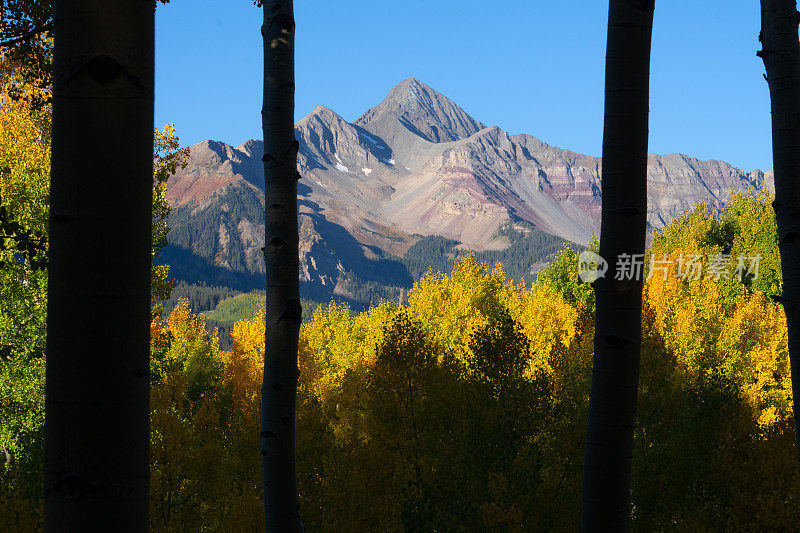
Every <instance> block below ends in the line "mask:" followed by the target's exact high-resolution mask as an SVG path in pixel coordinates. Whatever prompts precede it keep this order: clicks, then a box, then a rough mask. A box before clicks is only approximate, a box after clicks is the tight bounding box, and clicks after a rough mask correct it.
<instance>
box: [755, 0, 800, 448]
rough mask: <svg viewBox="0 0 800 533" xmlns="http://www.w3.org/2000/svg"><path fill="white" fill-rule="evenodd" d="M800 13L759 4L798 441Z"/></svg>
mask: <svg viewBox="0 0 800 533" xmlns="http://www.w3.org/2000/svg"><path fill="white" fill-rule="evenodd" d="M798 21H800V13H798V12H797V4H796V2H795V0H761V35H760V37H759V40H760V41H761V43H762V47H763V49H762V50H760V51H759V52H758V55H759V57H761V59H763V61H764V66H765V67H766V69H767V82H768V84H769V95H770V101H771V108H772V164H773V168H774V170H775V201H774V202H773V204H772V205H773V207H774V209H775V219H776V222H777V224H778V247H779V249H780V252H781V271H782V272H783V287H782V289H783V290H782V294H781V296H780V297H777V298H776V299H777V300H778V301H779V302H781V303H782V304H783V309H784V312H785V313H786V325H787V329H788V333H789V362H790V365H791V372H792V391H793V393H794V396H793V406H794V423H795V439H797V438H798V436H800V426H798V416H800V411H798V409H800V400H799V399H798V396H800V395H798V391H800V388H799V387H800V274H798V268H800V45H799V44H798V35H797V25H798Z"/></svg>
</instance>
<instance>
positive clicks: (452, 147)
mask: <svg viewBox="0 0 800 533" xmlns="http://www.w3.org/2000/svg"><path fill="white" fill-rule="evenodd" d="M295 132H296V136H297V139H298V141H299V143H300V150H299V154H298V170H299V172H300V174H301V176H302V178H301V180H300V181H299V184H298V186H299V188H298V203H299V206H300V214H301V215H300V217H301V218H300V227H301V252H300V253H301V265H302V267H301V270H302V273H301V278H302V280H303V281H304V283H305V284H306V285H307V287H308V290H309V291H311V292H312V293H314V294H315V295H316V294H319V295H320V296H321V297H325V296H326V295H330V294H335V293H340V294H344V293H347V292H348V290H347V289H346V288H345V287H343V286H342V279H343V275H344V273H346V272H350V273H358V275H357V276H358V277H359V278H360V279H361V278H363V279H367V280H370V282H372V283H377V284H384V285H387V284H388V285H387V286H391V285H392V284H395V285H397V286H400V285H408V283H409V278H408V276H407V275H403V274H402V268H400V266H399V263H397V261H396V260H395V259H392V258H397V257H399V256H402V255H403V254H404V253H405V252H406V250H408V248H409V247H410V246H413V245H414V244H415V243H417V242H418V241H420V239H422V238H423V237H424V236H434V235H438V236H443V237H447V238H450V239H455V240H456V241H459V242H461V243H463V246H465V247H469V248H473V249H477V250H492V249H494V250H497V249H503V248H506V247H508V246H509V244H510V241H509V239H508V237H507V234H508V233H507V232H506V235H503V234H502V233H503V232H502V231H500V229H501V228H508V227H515V228H517V231H522V232H530V231H534V232H536V231H539V232H544V233H547V234H550V235H553V236H556V237H559V238H561V239H564V240H567V241H571V242H574V243H577V244H585V243H586V242H587V241H588V239H589V238H590V236H591V235H592V234H598V233H599V229H600V205H601V192H600V175H601V170H602V163H601V160H600V158H598V157H592V156H586V155H581V154H577V153H575V152H572V151H569V150H565V149H562V148H557V147H552V146H550V145H548V144H546V143H544V142H542V141H540V140H539V139H537V138H536V137H533V136H532V135H528V134H514V135H511V134H509V133H507V132H505V131H503V130H501V129H500V128H498V127H496V126H491V127H487V126H486V125H484V124H483V123H481V122H479V121H477V120H475V119H474V118H472V117H471V116H470V115H469V114H468V113H466V111H464V110H463V109H462V108H460V107H459V106H458V105H457V104H455V103H454V102H452V101H451V100H449V99H448V98H447V97H446V96H444V95H442V94H440V93H438V92H436V91H435V90H433V89H432V88H430V87H429V86H427V85H425V84H424V83H422V82H420V81H419V80H416V79H408V80H404V81H403V82H401V83H400V84H399V85H398V86H396V87H394V88H393V89H392V90H391V91H390V92H389V94H388V95H387V97H386V98H385V99H384V100H383V101H382V102H381V103H380V104H378V105H377V106H375V107H373V108H371V109H369V110H368V111H367V112H365V113H364V114H363V115H362V116H361V117H360V118H358V119H357V120H356V121H354V122H352V123H350V122H347V121H346V120H344V119H343V118H342V117H340V116H339V115H338V114H336V113H335V112H334V111H332V110H330V109H328V108H326V107H324V106H318V107H317V108H315V109H314V110H313V111H312V112H311V113H309V114H308V115H307V116H306V117H304V118H303V119H301V120H300V121H299V122H298V123H297V124H296V125H295ZM262 155H263V143H261V141H256V140H251V141H247V142H246V143H244V144H242V145H240V146H238V147H235V148H234V147H231V146H229V145H227V144H225V143H221V142H218V141H203V142H201V143H198V144H196V145H194V146H192V147H191V157H190V160H189V165H188V166H187V168H185V169H182V170H180V171H178V172H177V173H176V174H175V175H174V176H172V177H171V178H170V179H169V181H168V182H167V190H168V192H167V198H168V200H169V201H170V202H171V204H172V205H173V208H174V213H173V216H172V217H171V221H170V223H171V228H172V232H171V236H170V244H171V248H173V250H171V251H172V252H173V255H174V254H175V253H179V252H177V251H176V250H183V252H180V253H183V254H184V255H186V254H187V253H188V254H189V255H193V256H196V258H199V259H202V260H205V261H207V262H208V263H209V265H208V268H216V269H220V270H221V273H220V275H221V276H222V277H221V278H220V280H224V279H225V278H226V276H225V275H224V274H225V272H224V271H226V270H227V271H229V272H231V273H237V272H241V273H246V274H249V275H256V274H258V273H263V272H264V266H263V258H261V257H260V247H261V246H262V245H263V231H264V229H263V186H264V176H263V166H262V163H261V157H262ZM771 179H772V177H771V173H763V172H761V171H759V170H754V171H752V172H746V171H743V170H741V169H737V168H735V167H733V166H732V165H729V164H728V163H724V162H721V161H714V160H710V161H700V160H698V159H696V158H692V157H689V156H685V155H682V154H670V155H663V156H662V155H654V154H653V155H650V156H649V157H648V225H649V229H650V230H652V229H658V228H660V227H662V226H663V225H664V224H665V223H667V222H668V221H669V220H671V219H672V218H673V217H674V215H675V214H676V213H677V212H679V211H680V210H683V209H690V208H692V207H694V205H696V204H697V203H698V202H700V201H705V202H706V204H707V205H708V206H709V207H710V208H711V209H712V210H716V211H718V210H720V209H721V208H722V206H723V205H724V203H725V201H726V200H727V199H728V198H729V197H730V195H731V194H732V193H733V192H735V191H737V190H744V191H750V190H754V189H757V188H759V187H762V186H764V185H765V184H766V185H767V186H770V184H771ZM259 202H260V204H259ZM259 206H260V207H259ZM259 209H261V210H262V212H261V213H260V214H259V213H258V212H257V211H258V210H259ZM200 239H206V243H207V244H204V245H201V244H198V242H199V240H200ZM234 256H235V257H234ZM180 261H183V260H180ZM184 262H185V261H184ZM228 277H230V276H228ZM311 288H313V290H312V289H311Z"/></svg>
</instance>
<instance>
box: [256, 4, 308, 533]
mask: <svg viewBox="0 0 800 533" xmlns="http://www.w3.org/2000/svg"><path fill="white" fill-rule="evenodd" d="M263 7H264V25H263V27H262V28H261V33H262V35H263V37H264V105H263V109H262V111H261V116H262V121H263V127H264V158H263V160H264V183H265V186H264V195H265V208H266V234H265V243H266V246H265V247H264V261H265V263H266V267H267V301H266V306H267V316H266V332H265V334H266V346H265V353H264V383H263V386H262V388H261V398H262V418H261V467H262V469H261V470H262V483H263V486H264V510H265V516H266V528H267V531H268V532H282V533H283V532H290V531H303V525H302V522H301V521H300V510H299V504H298V498H297V474H296V460H295V433H294V432H295V407H296V394H297V374H298V369H297V347H298V339H299V335H300V321H301V307H300V283H299V272H300V265H299V259H298V227H297V179H298V178H299V174H298V172H297V150H298V147H299V145H298V142H297V140H296V139H295V134H294V29H295V22H294V8H293V5H292V0H267V1H265V2H264V4H263Z"/></svg>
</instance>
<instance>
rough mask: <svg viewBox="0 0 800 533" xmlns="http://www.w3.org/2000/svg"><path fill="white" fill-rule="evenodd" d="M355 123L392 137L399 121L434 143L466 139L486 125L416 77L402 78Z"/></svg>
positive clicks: (395, 134)
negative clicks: (378, 102) (379, 101)
mask: <svg viewBox="0 0 800 533" xmlns="http://www.w3.org/2000/svg"><path fill="white" fill-rule="evenodd" d="M355 124H357V125H358V126H361V127H362V128H364V129H366V130H367V131H370V132H372V133H382V134H387V136H391V137H393V138H394V137H396V136H397V133H398V131H397V129H398V128H397V127H398V125H400V126H402V127H403V128H405V129H406V130H408V131H409V132H410V133H411V134H413V135H415V136H417V137H421V138H423V139H425V140H427V141H430V142H434V143H441V142H449V141H458V140H460V139H466V138H467V137H469V136H471V135H473V134H474V133H477V132H479V131H480V130H482V129H484V128H485V127H486V126H485V125H484V124H482V123H480V122H478V121H476V120H475V119H474V118H472V117H471V116H469V114H467V112H466V111H464V110H463V109H461V108H460V107H459V106H458V105H456V103H455V102H453V101H452V100H450V99H449V98H447V97H446V96H444V95H442V94H440V93H438V92H436V91H435V90H433V89H431V88H430V87H428V86H427V85H425V84H424V83H422V82H421V81H419V80H417V79H414V78H409V79H407V80H403V81H401V82H400V84H399V85H397V86H396V87H394V88H393V89H392V90H391V91H389V94H388V95H387V96H386V98H385V99H384V100H383V102H381V103H380V104H378V105H377V106H375V107H373V108H372V109H370V110H369V111H367V112H366V113H364V114H363V115H361V117H360V118H359V119H358V120H356V122H355Z"/></svg>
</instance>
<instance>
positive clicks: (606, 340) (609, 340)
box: [595, 333, 631, 348]
mask: <svg viewBox="0 0 800 533" xmlns="http://www.w3.org/2000/svg"><path fill="white" fill-rule="evenodd" d="M595 342H597V343H598V344H600V345H602V346H606V347H609V348H618V347H622V346H626V345H628V344H631V341H630V340H628V339H626V338H623V337H620V336H618V335H613V334H610V333H602V334H600V335H596V336H595Z"/></svg>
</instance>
